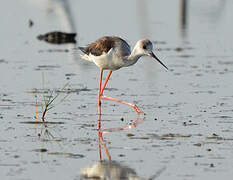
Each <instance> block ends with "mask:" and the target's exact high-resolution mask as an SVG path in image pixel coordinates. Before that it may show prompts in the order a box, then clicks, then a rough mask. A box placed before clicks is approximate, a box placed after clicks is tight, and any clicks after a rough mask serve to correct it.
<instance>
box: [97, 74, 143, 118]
mask: <svg viewBox="0 0 233 180" xmlns="http://www.w3.org/2000/svg"><path fill="white" fill-rule="evenodd" d="M111 74H112V71H111V70H110V71H109V74H108V76H107V78H106V80H105V82H104V85H103V87H102V89H101V91H100V93H99V98H100V99H107V100H111V101H115V102H119V103H122V104H126V105H128V106H130V107H132V108H133V109H134V110H135V111H136V113H138V114H145V113H144V112H143V111H142V110H140V109H139V108H138V107H137V106H136V105H135V104H131V103H128V102H126V101H122V100H119V99H116V98H112V97H107V96H104V95H103V92H104V88H105V87H106V85H107V82H108V80H109V78H110V76H111Z"/></svg>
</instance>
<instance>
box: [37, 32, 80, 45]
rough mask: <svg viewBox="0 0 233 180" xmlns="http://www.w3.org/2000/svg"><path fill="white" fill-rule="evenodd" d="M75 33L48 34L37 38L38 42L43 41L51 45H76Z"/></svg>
mask: <svg viewBox="0 0 233 180" xmlns="http://www.w3.org/2000/svg"><path fill="white" fill-rule="evenodd" d="M75 36H76V33H65V32H59V31H54V32H49V33H46V34H44V35H39V36H37V39H38V40H44V41H46V42H48V43H51V44H66V43H76V40H75Z"/></svg>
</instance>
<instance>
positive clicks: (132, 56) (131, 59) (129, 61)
mask: <svg viewBox="0 0 233 180" xmlns="http://www.w3.org/2000/svg"><path fill="white" fill-rule="evenodd" d="M141 56H143V54H142V53H140V52H139V51H138V47H137V45H135V47H134V48H133V51H131V54H130V55H129V56H128V57H127V58H126V59H125V66H126V67H127V66H131V65H133V64H135V63H136V62H137V61H138V59H139V58H140V57H141Z"/></svg>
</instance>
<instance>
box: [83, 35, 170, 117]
mask: <svg viewBox="0 0 233 180" xmlns="http://www.w3.org/2000/svg"><path fill="white" fill-rule="evenodd" d="M79 49H80V50H81V51H82V52H83V53H84V55H82V56H81V58H82V59H85V60H88V61H91V62H93V63H95V64H96V65H97V66H98V67H99V68H100V84H99V99H98V110H99V114H101V99H107V100H111V101H115V102H119V103H122V104H126V105H128V106H130V107H132V108H133V109H134V110H135V111H136V113H138V114H145V113H144V112H143V111H142V110H140V109H139V108H138V107H137V106H136V105H135V104H132V103H128V102H125V101H122V100H119V99H116V98H112V97H107V96H104V95H103V92H104V88H105V87H106V84H107V82H108V80H109V78H110V76H111V74H112V71H115V70H118V69H120V68H122V67H128V66H132V65H133V64H135V63H136V62H137V61H138V59H139V58H140V57H142V56H151V57H153V58H154V59H156V60H157V61H158V62H159V63H160V64H162V65H163V66H164V67H165V68H166V69H168V68H167V67H166V66H165V65H164V64H163V63H162V62H161V61H160V60H159V59H158V58H157V57H156V56H155V55H154V53H153V51H152V50H153V44H152V43H151V41H150V40H148V39H145V40H139V41H138V42H137V43H136V45H135V47H134V48H133V50H132V51H131V50H130V46H129V44H128V43H127V42H126V41H125V40H123V39H121V38H119V37H115V36H105V37H101V38H100V39H98V40H96V41H95V42H93V43H91V44H89V45H88V46H86V47H79ZM103 70H109V74H108V76H107V78H106V80H105V82H104V84H103V86H102V77H103Z"/></svg>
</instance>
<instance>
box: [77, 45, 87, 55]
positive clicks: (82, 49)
mask: <svg viewBox="0 0 233 180" xmlns="http://www.w3.org/2000/svg"><path fill="white" fill-rule="evenodd" d="M78 49H80V50H81V51H82V52H83V53H84V54H86V51H85V47H78Z"/></svg>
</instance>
